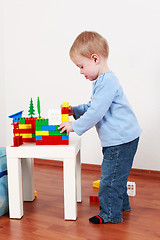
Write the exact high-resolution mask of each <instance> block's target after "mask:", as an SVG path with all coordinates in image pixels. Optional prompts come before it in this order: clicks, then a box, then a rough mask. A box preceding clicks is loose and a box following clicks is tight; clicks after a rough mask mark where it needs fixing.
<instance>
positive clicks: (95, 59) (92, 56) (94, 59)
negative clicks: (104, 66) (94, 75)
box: [91, 53, 100, 63]
mask: <svg viewBox="0 0 160 240" xmlns="http://www.w3.org/2000/svg"><path fill="white" fill-rule="evenodd" d="M91 59H92V60H93V61H94V62H95V63H99V62H100V58H99V56H98V55H97V54H95V53H93V54H92V55H91Z"/></svg>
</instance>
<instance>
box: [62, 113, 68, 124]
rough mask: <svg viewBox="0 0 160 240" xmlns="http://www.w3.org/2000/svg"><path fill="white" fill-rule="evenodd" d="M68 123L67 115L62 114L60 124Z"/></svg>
mask: <svg viewBox="0 0 160 240" xmlns="http://www.w3.org/2000/svg"><path fill="white" fill-rule="evenodd" d="M68 121H69V117H68V114H62V122H68Z"/></svg>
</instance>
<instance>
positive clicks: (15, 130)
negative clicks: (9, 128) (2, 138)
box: [13, 129, 35, 134]
mask: <svg viewBox="0 0 160 240" xmlns="http://www.w3.org/2000/svg"><path fill="white" fill-rule="evenodd" d="M13 133H14V134H16V133H35V131H34V129H13Z"/></svg>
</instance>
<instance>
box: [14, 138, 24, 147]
mask: <svg viewBox="0 0 160 240" xmlns="http://www.w3.org/2000/svg"><path fill="white" fill-rule="evenodd" d="M13 144H14V145H13V147H18V146H20V145H22V144H23V140H22V136H16V137H14V138H13Z"/></svg>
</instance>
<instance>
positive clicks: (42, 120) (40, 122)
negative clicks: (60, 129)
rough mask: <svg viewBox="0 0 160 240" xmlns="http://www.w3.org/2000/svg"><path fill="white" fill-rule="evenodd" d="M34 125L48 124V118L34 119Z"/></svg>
mask: <svg viewBox="0 0 160 240" xmlns="http://www.w3.org/2000/svg"><path fill="white" fill-rule="evenodd" d="M35 124H36V126H48V118H47V119H36V123H35Z"/></svg>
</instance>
